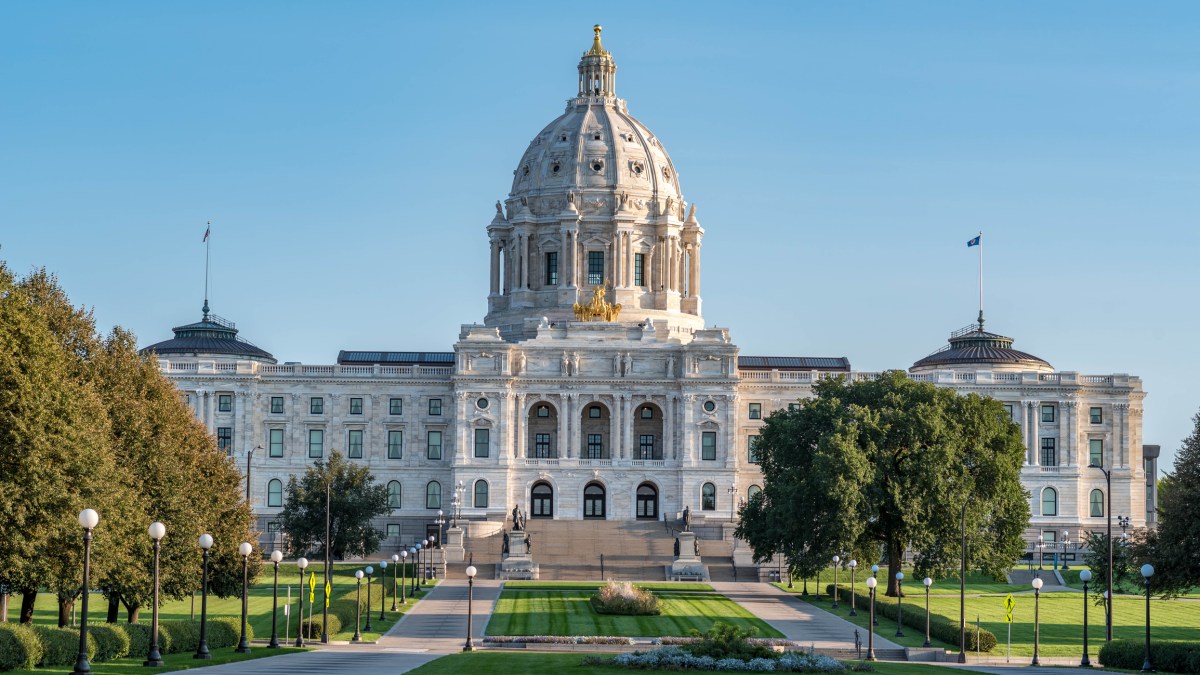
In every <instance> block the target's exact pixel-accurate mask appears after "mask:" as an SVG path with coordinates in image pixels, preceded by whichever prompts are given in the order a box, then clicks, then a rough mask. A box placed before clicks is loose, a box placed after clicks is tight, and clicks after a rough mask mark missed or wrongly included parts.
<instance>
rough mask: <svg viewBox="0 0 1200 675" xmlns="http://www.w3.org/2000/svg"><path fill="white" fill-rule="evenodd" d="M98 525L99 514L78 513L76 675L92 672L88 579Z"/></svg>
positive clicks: (87, 511)
mask: <svg viewBox="0 0 1200 675" xmlns="http://www.w3.org/2000/svg"><path fill="white" fill-rule="evenodd" d="M99 524H100V514H99V513H96V512H95V511H94V510H92V509H84V510H82V511H80V512H79V525H80V526H81V527H83V589H82V595H83V609H82V613H81V614H80V619H79V654H78V655H77V656H76V657H75V670H74V671H72V673H78V674H83V673H90V672H92V665H91V664H90V663H88V652H87V613H88V584H89V582H88V577H89V576H90V575H91V571H92V530H94V529H96V526H97V525H99Z"/></svg>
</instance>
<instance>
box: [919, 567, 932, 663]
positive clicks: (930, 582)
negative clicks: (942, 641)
mask: <svg viewBox="0 0 1200 675" xmlns="http://www.w3.org/2000/svg"><path fill="white" fill-rule="evenodd" d="M923 582H924V584H925V644H923V645H921V646H922V647H929V646H931V643H930V642H929V587H930V586H932V585H933V579H930V578H929V577H925V579H924V580H923Z"/></svg>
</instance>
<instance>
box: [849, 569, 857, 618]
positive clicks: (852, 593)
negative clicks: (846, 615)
mask: <svg viewBox="0 0 1200 675" xmlns="http://www.w3.org/2000/svg"><path fill="white" fill-rule="evenodd" d="M857 567H858V561H857V560H851V561H850V616H858V612H857V611H855V609H854V570H855V568H857Z"/></svg>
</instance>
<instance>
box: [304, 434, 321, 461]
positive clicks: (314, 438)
mask: <svg viewBox="0 0 1200 675" xmlns="http://www.w3.org/2000/svg"><path fill="white" fill-rule="evenodd" d="M324 455H325V432H324V431H323V430H321V429H309V430H308V456H309V457H311V458H313V459H317V458H320V457H323V456H324Z"/></svg>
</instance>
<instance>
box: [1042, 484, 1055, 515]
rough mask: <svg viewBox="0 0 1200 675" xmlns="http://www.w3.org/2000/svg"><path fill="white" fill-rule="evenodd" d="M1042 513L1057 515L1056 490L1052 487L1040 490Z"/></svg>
mask: <svg viewBox="0 0 1200 675" xmlns="http://www.w3.org/2000/svg"><path fill="white" fill-rule="evenodd" d="M1042 515H1043V516H1057V515H1058V492H1057V491H1056V490H1055V489H1054V488H1049V487H1048V488H1046V489H1045V490H1042Z"/></svg>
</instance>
